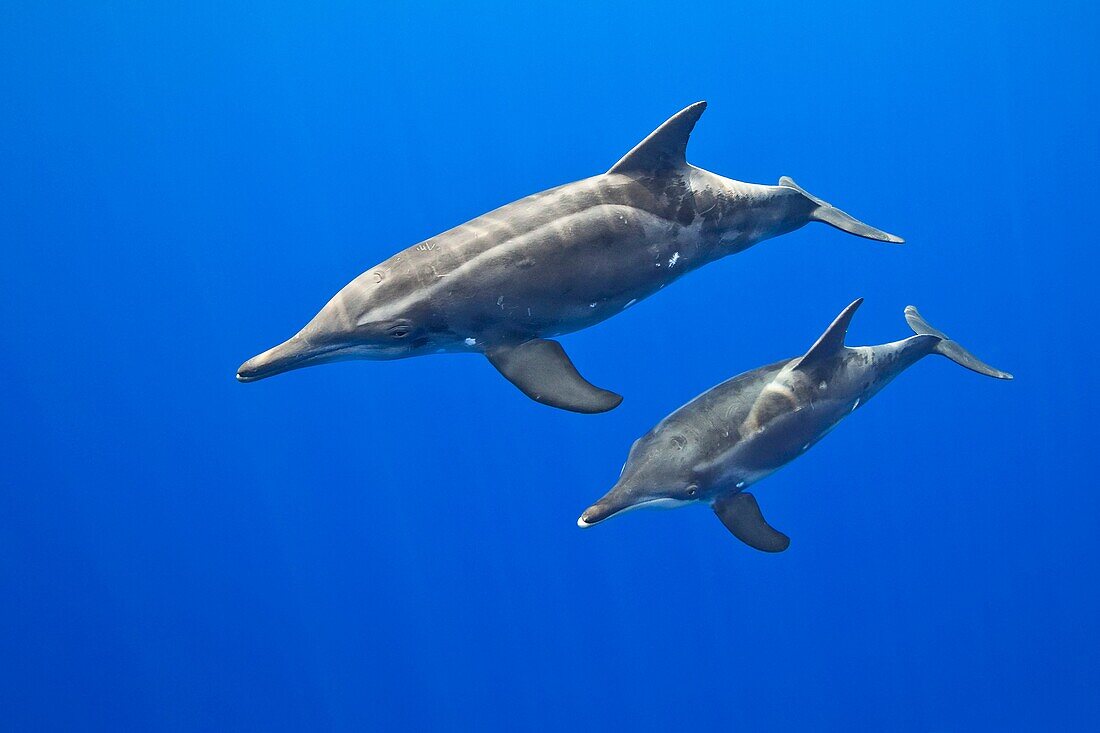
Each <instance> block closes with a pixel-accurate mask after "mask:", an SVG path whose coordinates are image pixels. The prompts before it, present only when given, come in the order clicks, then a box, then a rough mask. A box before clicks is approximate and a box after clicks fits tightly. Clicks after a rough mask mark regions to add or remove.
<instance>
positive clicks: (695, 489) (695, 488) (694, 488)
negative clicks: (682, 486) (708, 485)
mask: <svg viewBox="0 0 1100 733" xmlns="http://www.w3.org/2000/svg"><path fill="white" fill-rule="evenodd" d="M698 491H699V487H698V486H696V485H695V484H692V485H691V486H689V487H688V496H695V494H696V492H698Z"/></svg>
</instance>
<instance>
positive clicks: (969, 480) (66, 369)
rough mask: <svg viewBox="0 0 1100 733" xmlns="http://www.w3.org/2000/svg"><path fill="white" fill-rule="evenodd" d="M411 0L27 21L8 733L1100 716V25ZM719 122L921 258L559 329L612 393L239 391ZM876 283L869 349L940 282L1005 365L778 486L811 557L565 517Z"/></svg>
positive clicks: (742, 155) (944, 380)
mask: <svg viewBox="0 0 1100 733" xmlns="http://www.w3.org/2000/svg"><path fill="white" fill-rule="evenodd" d="M372 5H373V4H370V3H301V4H299V5H296V6H290V5H287V4H281V3H260V2H217V3H153V2H133V3H121V2H102V3H54V2H12V1H9V2H6V3H4V5H3V6H2V7H0V69H3V71H2V73H0V248H2V253H3V267H2V268H0V324H2V327H3V331H4V338H3V349H2V352H0V353H2V358H0V386H2V393H3V398H2V399H0V409H2V410H3V415H2V418H3V419H2V420H0V451H2V458H0V482H2V486H0V598H2V599H3V601H2V604H0V728H2V729H3V730H11V731H38V730H51V731H52V730H57V731H74V730H109V731H120V730H147V731H154V730H157V731H159V730H165V731H259V730H263V731H274V730H297V731H304V730H310V731H349V730H395V729H408V730H446V729H467V730H509V731H511V730H553V731H560V730H575V729H577V730H611V729H622V730H632V731H641V730H714V731H719V730H720V731H733V730H736V731H741V730H744V731H754V730H755V731H760V730H815V731H826V730H828V731H834V730H835V731H852V730H891V731H1038V730H1088V729H1096V728H1097V726H1098V725H1100V695H1098V694H1097V688H1098V686H1100V667H1098V656H1097V648H1098V643H1100V632H1098V631H1100V630H1098V621H1097V619H1098V618H1100V602H1098V587H1100V586H1098V583H1100V543H1098V539H1097V537H1098V532H1097V524H1098V521H1097V520H1098V517H1100V511H1098V510H1100V500H1098V498H1097V491H1096V481H1097V468H1098V461H1097V451H1098V447H1097V443H1098V441H1100V436H1098V433H1097V429H1096V425H1095V420H1096V415H1097V398H1096V379H1097V367H1098V364H1100V359H1098V356H1100V354H1098V350H1097V346H1096V342H1097V338H1098V336H1097V333H1096V328H1095V311H1096V302H1097V301H1096V292H1097V291H1096V279H1097V265H1098V261H1100V258H1098V256H1097V252H1098V249H1100V242H1098V238H1097V236H1096V234H1095V232H1096V226H1097V225H1096V219H1097V211H1098V202H1100V187H1098V185H1097V173H1098V171H1097V167H1098V166H1097V164H1098V162H1100V160H1098V159H1100V155H1098V143H1100V135H1098V134H1097V112H1098V100H1097V89H1098V81H1100V78H1098V77H1100V74H1098V71H1100V69H1098V66H1100V53H1098V51H1097V46H1096V37H1097V34H1098V30H1100V23H1098V22H1097V19H1098V11H1097V10H1096V9H1095V6H1094V5H1093V4H1091V3H1084V2H1072V3H1056V4H1050V3H1023V2H1008V3H1004V2H975V3H962V2H949V3H945V2H933V3H921V4H914V5H919V7H908V6H905V7H903V6H902V5H901V4H896V3H869V2H868V3H855V4H846V3H840V4H835V3H805V2H785V3H755V4H745V3H734V2H721V3H679V4H669V3H652V2H630V3H599V4H595V5H593V4H589V3H584V4H579V3H578V4H576V5H574V6H572V7H553V6H549V5H541V4H539V5H524V4H516V3H498V4H479V3H463V4H461V5H458V4H456V5H455V6H443V5H423V4H409V3H402V4H401V6H402V7H401V8H400V9H399V8H396V7H394V8H391V9H378V8H374V7H370V6H372ZM1054 5H1057V7H1053V6H1054ZM697 99H707V100H708V101H709V102H710V108H709V110H708V111H707V113H706V114H705V115H704V116H703V118H702V120H701V122H700V123H699V126H698V128H697V129H696V132H695V135H694V137H693V140H692V143H691V146H690V149H689V158H690V160H691V161H693V162H694V163H696V164H697V165H700V166H703V167H705V168H708V169H710V170H714V171H716V172H719V173H722V174H724V175H727V176H730V177H733V178H738V179H741V180H747V181H755V182H766V183H771V182H774V181H775V180H776V179H777V178H778V177H779V176H780V175H791V176H793V177H794V178H795V179H796V180H798V182H799V183H800V184H802V185H803V186H804V187H806V188H807V189H808V190H810V191H811V192H813V193H815V194H816V195H818V196H821V197H822V198H825V199H826V200H828V201H831V202H833V203H835V204H836V205H838V206H840V207H841V208H844V209H846V210H848V211H850V212H851V213H853V214H854V215H856V216H858V217H860V218H862V219H864V220H866V221H867V222H869V223H871V224H873V225H875V226H880V227H883V228H885V229H887V230H889V231H892V232H897V233H899V234H901V235H903V236H905V237H906V238H907V239H908V241H909V243H908V244H907V245H905V246H904V247H892V246H888V245H883V244H879V243H874V242H869V241H865V240H861V239H857V238H855V237H850V236H847V235H844V234H842V233H840V232H837V231H835V230H833V229H831V228H829V227H825V226H821V225H814V226H810V227H806V228H805V229H803V230H801V231H798V232H796V233H794V234H791V235H788V236H786V237H783V238H781V239H777V240H773V241H770V242H766V243H764V244H762V245H759V246H758V247H757V248H755V249H753V250H750V251H748V252H746V253H744V254H741V255H738V256H736V257H733V258H730V259H727V260H724V261H721V262H719V263H716V264H713V265H710V266H708V267H706V268H705V269H703V270H701V271H699V272H696V273H694V274H692V275H691V276H689V277H687V278H685V279H683V280H681V281H680V282H678V283H676V284H675V286H673V287H670V288H668V289H666V290H665V291H663V292H661V293H660V294H658V295H657V296H655V297H653V298H651V299H649V300H647V301H644V302H642V303H639V304H638V305H637V306H635V307H633V308H631V309H630V310H629V311H627V312H625V313H623V314H622V315H620V316H617V317H616V318H614V319H612V320H610V321H608V322H606V323H604V324H602V325H600V326H598V327H595V328H592V329H590V330H587V331H585V332H582V333H578V334H574V335H570V336H566V337H563V339H562V341H563V343H564V345H565V346H566V348H567V350H568V351H569V353H570V354H571V355H572V357H573V359H574V361H575V362H576V363H577V364H578V365H579V367H580V369H581V371H582V372H583V373H584V374H585V375H586V376H587V377H589V378H590V379H591V380H592V381H593V382H595V383H596V384H599V385H601V386H606V387H608V388H611V389H614V390H616V391H618V392H620V393H622V394H623V395H625V397H626V399H625V402H624V403H623V405H622V406H621V407H620V408H619V409H617V410H615V411H614V412H611V413H609V414H606V415H601V416H581V415H574V414H569V413H565V412H559V411H555V410H551V409H548V408H545V407H542V406H539V405H536V404H534V403H532V402H531V401H529V400H527V399H525V398H524V397H522V395H520V394H519V393H518V392H517V391H516V390H515V389H514V388H513V387H512V386H511V385H509V384H508V383H507V382H505V381H504V380H503V379H501V378H500V376H499V375H498V374H497V373H496V372H495V371H494V370H493V369H492V368H490V367H489V365H488V364H487V363H485V361H484V360H482V359H480V358H477V357H473V356H445V357H442V356H441V357H432V358H423V359H412V360H407V361H401V362H391V363H367V362H353V363H344V364H337V365H331V366H324V367H319V368H315V369H308V370H303V371H300V372H296V373H293V374H288V375H284V376H281V377H278V378H276V379H272V380H270V381H266V382H262V383H260V384H255V385H241V384H238V383H236V382H235V381H234V378H233V376H234V371H235V369H236V367H237V365H238V364H239V363H240V362H241V361H243V360H244V359H245V358H247V357H249V356H251V355H253V354H255V353H257V352H259V351H261V350H263V349H266V348H267V347H269V346H271V345H273V344H275V343H276V342H278V341H280V340H282V339H284V338H286V337H287V336H289V335H290V334H292V333H293V332H294V331H295V330H296V329H297V328H299V327H300V326H301V325H302V324H303V323H304V322H305V321H306V320H307V319H308V318H310V317H311V316H312V315H313V314H314V313H315V311H316V310H317V309H318V308H319V307H320V306H321V305H323V304H324V302H325V301H326V300H327V299H328V298H329V297H330V296H331V294H332V293H334V292H335V291H336V290H337V289H339V288H340V287H341V286H342V285H344V284H345V283H346V282H347V281H348V280H350V279H351V278H352V277H354V276H355V275H356V274H358V273H359V272H361V271H363V270H364V269H367V268H368V267H370V266H371V265H373V264H375V263H376V262H379V261H381V260H383V259H385V258H386V257H388V256H389V255H391V254H392V253H394V252H396V251H397V250H399V249H402V248H404V247H407V246H409V245H411V244H413V243H415V242H417V241H419V240H421V239H423V238H425V237H427V236H430V235H432V234H435V233H437V232H439V231H441V230H443V229H446V228H448V227H451V226H453V225H456V224H458V223H461V222H463V221H465V220H467V219H469V218H471V217H473V216H476V215H478V214H480V213H483V212H484V211H487V210H489V209H491V208H494V207H496V206H498V205H501V204H504V203H507V202H509V201H511V200H513V199H516V198H518V197H520V196H523V195H526V194H529V193H532V192H535V191H538V190H541V189H545V188H548V187H550V186H554V185H557V184H560V183H564V182H568V181H571V180H576V179H579V178H583V177H586V176H589V175H593V174H596V173H599V172H601V171H604V170H606V169H607V168H608V167H609V166H610V165H611V164H612V163H614V162H615V160H617V159H618V157H619V156H621V155H622V154H623V153H624V152H625V151H627V150H628V149H629V148H630V147H631V146H633V145H634V144H635V143H636V142H638V140H640V139H641V138H642V137H643V136H645V135H646V134H647V133H649V132H650V130H651V129H652V128H653V127H655V126H656V125H657V124H658V123H660V122H661V121H662V120H664V119H665V118H666V117H667V116H668V115H670V114H672V113H673V112H675V111H677V110H678V109H680V108H681V107H682V106H684V105H686V104H688V103H690V102H693V101H695V100H697ZM857 296H863V297H865V298H866V299H867V300H866V303H865V305H864V306H863V309H862V310H861V311H860V312H859V314H858V316H857V317H856V320H855V322H854V325H853V327H852V331H851V334H850V337H851V338H850V340H851V342H852V343H857V344H858V343H878V342H882V341H887V340H893V339H895V338H900V337H903V336H905V335H906V334H907V333H908V329H907V327H906V326H905V323H904V321H903V319H902V309H903V308H904V306H905V305H907V304H909V303H914V304H916V305H918V306H919V307H920V308H921V309H922V311H923V312H924V314H925V315H926V316H927V317H928V319H929V320H930V321H931V322H932V323H933V324H935V325H937V326H939V327H940V328H943V329H944V330H946V331H948V332H949V333H950V334H952V335H953V336H954V337H956V338H958V340H960V341H961V342H962V343H964V344H966V345H967V346H968V347H970V348H971V349H972V350H973V351H974V352H975V353H977V354H978V355H979V356H981V357H982V358H984V359H987V360H988V361H989V362H991V363H993V364H994V365H996V366H999V367H1003V368H1005V369H1007V370H1009V371H1013V372H1015V374H1016V375H1017V379H1016V381H1015V382H1012V383H1004V382H997V381H994V380H990V379H984V378H982V377H979V376H977V375H975V374H972V373H970V372H967V371H965V370H963V369H960V368H959V367H957V366H955V365H953V364H951V363H950V362H948V361H946V360H943V359H928V360H926V361H925V362H923V363H921V364H919V365H917V367H916V368H914V369H913V370H912V371H911V372H909V373H908V374H906V375H904V376H903V377H902V378H900V379H899V380H898V381H896V382H895V383H894V384H893V385H891V386H890V387H889V388H888V389H887V390H886V391H884V392H883V393H882V394H881V395H880V396H878V397H877V398H876V399H875V400H874V401H873V402H872V403H870V404H869V405H867V407H866V409H861V410H860V411H859V412H858V413H857V414H856V415H854V416H853V417H852V418H851V419H850V420H848V421H847V422H845V423H844V424H843V425H841V426H840V427H839V428H838V429H837V430H836V431H835V432H834V433H833V434H832V435H830V436H829V437H828V438H827V439H826V440H825V441H823V442H822V443H821V444H820V445H819V446H817V447H816V448H814V449H813V450H812V451H811V452H810V453H809V454H808V455H806V456H805V457H804V458H803V459H801V460H799V461H796V462H795V463H794V464H792V465H790V466H789V467H787V468H786V469H784V470H783V471H781V472H780V473H778V474H776V475H775V476H773V477H772V478H770V479H768V480H767V481H766V482H765V483H762V484H760V485H759V486H758V487H757V491H756V493H757V496H758V497H759V499H760V503H761V505H762V507H763V510H764V513H765V515H766V516H767V517H768V518H769V519H770V520H771V521H772V522H773V523H774V524H775V525H776V526H777V527H778V528H780V529H782V530H783V531H785V532H787V533H788V534H789V535H790V536H791V538H792V544H791V548H790V550H789V551H787V552H786V553H784V554H782V555H778V556H770V555H764V554H761V553H757V552H754V551H752V550H750V549H748V548H747V547H745V546H743V545H741V544H740V543H738V542H737V541H736V540H734V539H733V538H731V537H730V536H729V535H728V533H727V532H726V531H725V530H724V529H723V528H722V527H721V525H720V524H719V523H718V522H717V521H716V520H715V518H714V517H713V516H712V514H711V513H710V512H709V511H707V510H705V509H701V508H695V509H685V510H680V511H677V512H639V513H635V514H630V515H627V516H624V517H621V518H617V519H615V520H614V521H612V522H609V523H608V524H606V525H604V526H600V527H598V528H596V529H593V530H590V531H587V532H584V531H581V530H579V529H578V528H577V527H576V526H575V520H576V518H577V516H578V515H579V514H580V512H581V511H582V510H583V509H584V508H585V507H587V506H588V505H589V504H590V503H591V502H592V501H593V500H594V499H596V498H597V497H599V496H600V495H601V494H602V493H603V492H604V491H605V490H606V489H607V488H608V487H609V486H610V485H611V484H612V483H613V481H614V479H615V478H616V476H617V474H618V471H619V467H620V465H621V464H622V461H623V459H624V458H625V456H626V451H627V449H628V447H629V446H630V443H631V442H632V441H633V440H634V439H635V438H636V437H638V436H639V435H641V434H642V433H643V432H645V431H646V430H647V429H648V428H649V427H650V426H651V425H652V424H653V423H655V422H656V421H657V420H658V419H660V418H661V417H663V416H664V415H666V414H667V413H668V412H670V411H671V410H672V409H674V408H676V407H678V406H679V405H681V404H682V403H683V402H685V401H687V400H688V399H689V398H691V397H693V396H694V395H696V394H698V393H700V392H702V391H703V390H705V389H707V388H709V387H711V386H712V385H714V384H716V383H718V382H720V381H722V380H724V379H726V378H728V377H730V376H732V375H734V374H736V373H738V372H741V371H744V370H746V369H749V368H752V367H755V366H758V365H760V364H763V363H767V362H770V361H772V360H775V359H778V358H782V357H788V356H793V355H796V354H798V353H800V352H801V351H803V350H804V349H805V348H806V347H808V346H809V344H811V343H812V341H813V340H814V339H815V338H816V337H817V335H818V334H819V333H820V331H821V330H822V329H823V328H824V326H825V325H826V324H827V323H828V322H829V321H830V320H831V319H832V318H833V317H834V316H835V315H836V313H837V312H838V311H839V310H840V309H841V308H842V307H843V306H844V305H846V304H847V303H848V302H850V301H851V300H852V299H853V298H855V297H857Z"/></svg>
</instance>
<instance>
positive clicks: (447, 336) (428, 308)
mask: <svg viewBox="0 0 1100 733" xmlns="http://www.w3.org/2000/svg"><path fill="white" fill-rule="evenodd" d="M705 108H706V102H698V103H696V104H693V105H691V106H690V107H687V108H685V109H684V110H682V111H680V112H679V113H677V114H676V115H674V116H673V117H672V118H670V119H669V120H668V121H667V122H665V123H664V124H663V125H661V126H660V127H659V128H657V130H656V131H654V132H653V133H652V134H650V136H649V137H647V138H646V139H645V140H643V141H642V142H641V143H639V144H638V145H637V146H636V147H635V148H634V149H633V150H631V151H630V152H629V153H627V155H626V157H624V158H623V159H622V160H620V161H619V162H618V163H616V164H615V165H614V166H612V168H611V170H609V171H608V172H607V173H605V174H603V175H600V176H595V177H593V178H589V179H586V180H583V181H578V182H576V183H570V184H567V185H564V186H559V187H558V188H553V189H550V190H548V191H543V192H542V193H537V194H534V195H533V196H528V197H527V198H524V199H520V200H519V201H516V202H514V203H511V204H508V205H507V206H504V207H501V208H499V209H497V210H495V211H492V212H490V213H488V214H485V215H483V216H480V217H478V218H476V219H474V220H472V221H469V222H467V223H465V224H462V225H461V226H458V227H455V228H454V229H451V230H449V231H446V232H443V233H442V234H439V235H436V236H434V237H432V238H431V239H427V240H425V241H423V242H421V243H420V244H417V245H414V246H413V247H410V248H409V249H406V250H405V251H403V252H401V253H399V254H396V255H394V256H393V257H391V258H390V259H388V260H386V261H385V262H383V263H382V264H380V265H378V266H377V267H373V268H371V269H370V270H368V271H367V272H364V273H363V274H362V275H360V276H359V277H357V278H355V280H353V281H352V282H351V283H349V284H348V285H347V286H345V287H344V289H343V290H341V291H340V292H338V293H337V294H336V295H335V297H333V298H332V300H330V301H329V303H328V304H327V305H326V306H325V307H324V308H323V309H322V310H321V312H320V313H318V314H317V315H316V316H315V317H314V318H313V320H312V321H310V322H309V323H308V324H307V325H306V326H305V328H303V329H302V330H301V331H299V332H298V333H297V334H296V335H295V336H294V337H292V338H291V339H290V340H288V341H286V342H284V343H282V344H280V345H279V346H276V347H275V348H273V349H270V350H268V351H265V352H264V353H262V354H260V355H259V356H255V357H253V358H251V359H249V360H248V361H247V362H245V363H244V364H242V365H241V367H240V369H239V370H238V371H237V379H239V380H240V381H242V382H254V381H256V380H258V379H263V378H265V377H270V376H273V375H275V374H281V373H282V372H286V371H290V370H291V369H299V368H301V367H306V366H313V365H314V364H323V363H326V362H331V361H340V360H345V359H399V358H404V357H407V356H419V355H422V354H430V353H439V352H474V353H481V354H484V355H485V356H486V357H488V359H489V361H490V363H492V365H493V366H494V367H496V368H497V369H498V370H499V371H500V373H501V374H503V375H504V377H505V378H506V379H508V380H509V381H511V382H512V383H513V384H514V385H516V386H517V387H518V388H519V389H520V390H522V391H523V393H524V394H526V395H527V396H528V397H530V398H532V399H534V400H536V401H538V402H541V403H543V404H547V405H552V406H554V407H559V408H562V409H566V410H573V411H575V412H587V413H592V412H604V411H606V410H610V409H612V408H614V407H616V406H617V405H618V404H619V403H620V402H621V401H622V397H620V396H619V395H617V394H615V393H614V392H609V391H607V390H605V389H600V388H598V387H595V386H593V385H592V384H590V383H589V382H587V381H586V380H585V379H584V378H583V377H582V376H581V375H580V374H579V373H578V372H577V370H576V368H575V367H574V366H573V363H572V361H570V359H569V357H568V356H567V355H566V353H565V351H564V350H563V349H562V347H561V344H559V343H558V342H556V341H551V340H548V339H547V337H550V336H556V335H559V334H563V333H570V332H572V331H577V330H579V329H582V328H586V327H588V326H591V325H593V324H596V323H599V322H600V321H603V320H605V319H607V318H610V317H611V316H613V315H615V314H616V313H619V312H620V311H622V310H623V309H625V308H627V307H629V306H631V305H633V304H634V303H636V302H638V301H639V300H641V299H643V298H647V297H649V296H650V295H652V294H653V293H655V292H657V291H658V290H660V289H661V288H663V287H664V286H666V285H668V284H669V283H671V282H673V281H674V280H677V279H678V278H679V277H680V276H681V275H683V274H685V273H687V272H690V271H691V270H694V269H696V268H698V267H701V266H702V265H705V264H707V263H708V262H713V261H714V260H717V259H719V258H722V257H725V256H726V255H730V254H734V253H736V252H741V251H742V250H744V249H747V248H748V247H750V246H752V245H754V244H756V243H757V242H759V241H761V240H763V239H767V238H769V237H774V236H777V235H779V234H784V233H786V232H791V231H794V230H795V229H798V228H799V227H801V226H803V225H804V224H807V223H809V222H811V221H821V222H825V223H826V224H831V225H832V226H834V227H837V228H838V229H842V230H844V231H846V232H850V233H851V234H856V235H858V236H861V237H867V238H869V239H877V240H880V241H884V242H896V243H897V242H901V241H902V240H901V239H900V238H898V237H895V236H894V235H892V234H887V233H886V232H882V231H879V230H878V229H874V228H872V227H869V226H867V225H866V224H863V223H861V222H859V221H856V220H855V219H853V218H852V217H850V216H848V215H847V214H845V213H844V212H842V211H840V210H839V209H837V208H834V207H833V206H830V205H829V204H827V203H825V202H824V201H822V200H821V199H818V198H815V197H814V196H811V195H810V194H809V193H807V192H805V191H803V190H802V189H801V188H799V187H798V186H797V185H796V184H795V182H794V181H792V180H791V179H790V178H786V177H784V178H780V179H779V185H776V186H762V185H756V184H750V183H741V182H739V181H733V180H730V179H728V178H723V177H722V176H719V175H715V174H714V173H708V172H707V171H705V170H702V169H700V168H696V167H694V166H691V165H689V164H688V163H687V160H686V159H685V157H684V152H685V150H686V148H687V142H688V136H689V134H690V133H691V130H692V128H693V127H694V126H695V122H696V121H697V120H698V119H699V116H700V115H701V114H702V113H703V110H704V109H705Z"/></svg>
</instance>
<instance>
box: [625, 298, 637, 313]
mask: <svg viewBox="0 0 1100 733" xmlns="http://www.w3.org/2000/svg"><path fill="white" fill-rule="evenodd" d="M637 302H638V299H637V298H631V299H630V302H629V303H627V304H626V305H624V306H623V310H626V309H627V308H629V307H630V306H632V305H634V304H635V303H637Z"/></svg>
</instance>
